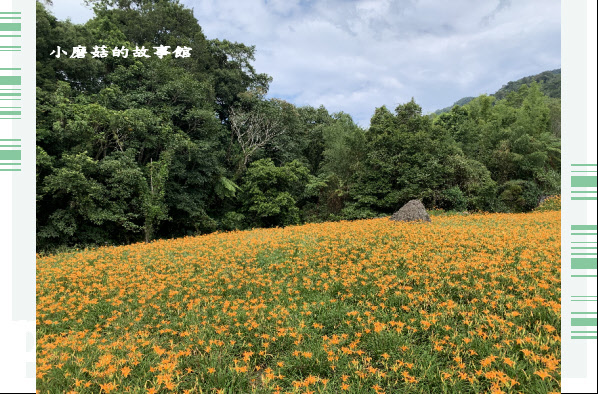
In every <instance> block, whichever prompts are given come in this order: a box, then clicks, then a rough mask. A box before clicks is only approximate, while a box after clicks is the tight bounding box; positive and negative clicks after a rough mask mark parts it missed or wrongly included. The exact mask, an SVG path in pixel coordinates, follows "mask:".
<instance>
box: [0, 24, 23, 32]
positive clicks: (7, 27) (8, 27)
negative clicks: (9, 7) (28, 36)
mask: <svg viewBox="0 0 598 394" xmlns="http://www.w3.org/2000/svg"><path fill="white" fill-rule="evenodd" d="M0 31H21V24H20V23H0Z"/></svg>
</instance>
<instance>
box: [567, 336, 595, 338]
mask: <svg viewBox="0 0 598 394" xmlns="http://www.w3.org/2000/svg"><path fill="white" fill-rule="evenodd" d="M571 339H598V337H596V336H587V337H586V336H583V337H582V336H572V337H571Z"/></svg>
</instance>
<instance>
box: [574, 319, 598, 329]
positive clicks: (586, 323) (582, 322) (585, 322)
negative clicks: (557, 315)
mask: <svg viewBox="0 0 598 394" xmlns="http://www.w3.org/2000/svg"><path fill="white" fill-rule="evenodd" d="M597 320H598V319H596V318H595V317H574V318H572V319H571V325H572V326H573V327H582V326H583V327H592V326H598V321H597Z"/></svg>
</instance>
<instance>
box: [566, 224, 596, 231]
mask: <svg viewBox="0 0 598 394" xmlns="http://www.w3.org/2000/svg"><path fill="white" fill-rule="evenodd" d="M571 230H598V226H597V225H593V224H573V225H571Z"/></svg>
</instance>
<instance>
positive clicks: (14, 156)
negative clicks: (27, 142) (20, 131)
mask: <svg viewBox="0 0 598 394" xmlns="http://www.w3.org/2000/svg"><path fill="white" fill-rule="evenodd" d="M0 160H21V151H20V150H0Z"/></svg>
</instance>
